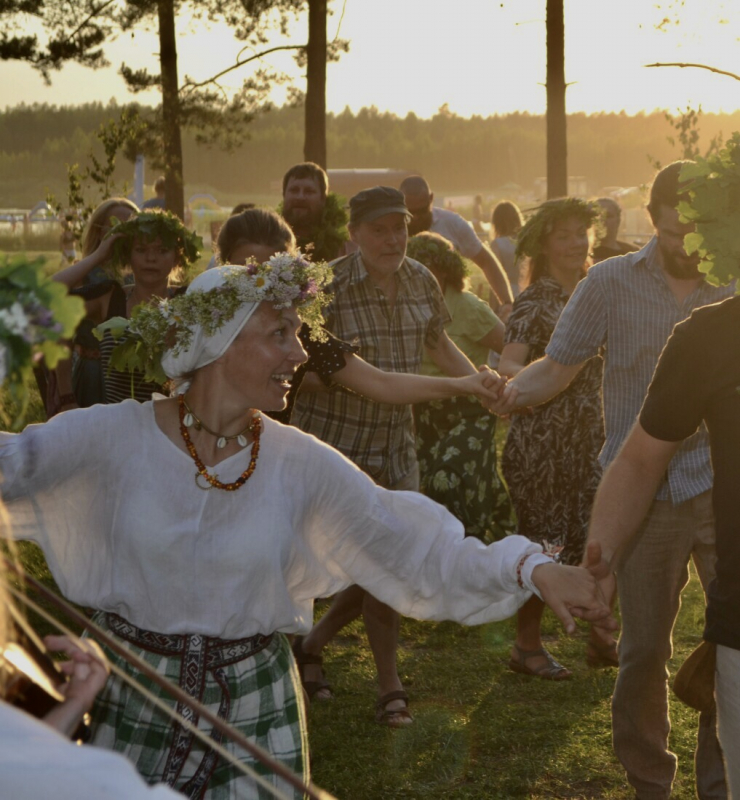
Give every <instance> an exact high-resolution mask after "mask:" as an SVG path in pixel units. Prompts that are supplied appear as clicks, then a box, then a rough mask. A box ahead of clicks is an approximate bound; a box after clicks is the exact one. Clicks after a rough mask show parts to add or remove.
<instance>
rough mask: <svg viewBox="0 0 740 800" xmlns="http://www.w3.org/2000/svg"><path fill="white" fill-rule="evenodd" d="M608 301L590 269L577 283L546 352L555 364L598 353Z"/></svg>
mask: <svg viewBox="0 0 740 800" xmlns="http://www.w3.org/2000/svg"><path fill="white" fill-rule="evenodd" d="M607 322H608V316H607V304H606V302H605V297H604V287H603V284H602V281H600V280H599V273H598V272H595V273H591V272H590V273H589V274H588V275H587V276H586V277H585V278H584V279H583V280H582V281H581V282H580V283H579V284H578V286H576V288H575V291H574V292H573V294H572V295H571V297H570V300H568V302H567V304H566V306H565V308H564V309H563V313H562V314H561V315H560V319H559V320H558V324H557V325H556V326H555V330H554V331H553V334H552V337H551V339H550V343H549V344H548V345H547V347H546V348H545V353H546V354H547V355H548V356H549V357H550V358H551V359H552V360H553V361H557V362H558V364H564V365H566V366H573V365H575V364H582V363H583V362H584V361H587V360H588V359H589V358H592V357H593V356H596V355H598V354H599V350H600V348H601V347H602V346H603V345H604V343H605V342H606V332H607Z"/></svg>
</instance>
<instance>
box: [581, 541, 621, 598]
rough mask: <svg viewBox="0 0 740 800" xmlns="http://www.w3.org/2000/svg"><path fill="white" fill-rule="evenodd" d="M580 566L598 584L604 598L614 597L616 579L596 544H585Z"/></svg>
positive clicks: (599, 546)
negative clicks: (584, 552)
mask: <svg viewBox="0 0 740 800" xmlns="http://www.w3.org/2000/svg"><path fill="white" fill-rule="evenodd" d="M581 566H582V567H585V568H586V569H587V570H588V571H589V572H590V573H591V574H592V575H593V576H594V578H596V580H597V581H598V582H599V588H600V589H601V594H602V595H603V596H604V597H606V598H611V597H614V596H615V594H616V590H617V579H616V577H615V576H614V570H613V568H612V566H611V564H610V563H609V561H608V560H607V559H606V558H605V557H604V554H603V552H602V550H601V545H600V544H599V543H598V542H588V543H587V544H586V554H585V556H584V557H583V561H582V562H581Z"/></svg>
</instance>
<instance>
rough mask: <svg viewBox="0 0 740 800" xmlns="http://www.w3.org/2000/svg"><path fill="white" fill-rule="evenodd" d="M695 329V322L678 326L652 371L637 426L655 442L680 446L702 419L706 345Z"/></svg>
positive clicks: (705, 401)
mask: <svg viewBox="0 0 740 800" xmlns="http://www.w3.org/2000/svg"><path fill="white" fill-rule="evenodd" d="M697 328H698V326H697V325H696V320H694V319H688V320H686V321H685V322H682V323H680V324H679V325H677V326H676V328H675V329H674V331H673V333H672V334H671V336H670V338H669V339H668V341H667V343H666V346H665V347H664V348H663V352H662V353H661V356H660V359H659V361H658V365H657V367H656V368H655V374H654V375H653V379H652V381H651V383H650V387H649V388H648V393H647V397H646V398H645V402H644V404H643V406H642V410H641V411H640V425H642V427H643V428H644V429H645V431H646V432H647V433H648V434H650V436H652V437H653V438H655V439H661V440H662V441H666V442H680V441H682V440H683V439H686V438H687V437H689V436H691V434H692V433H694V432H695V431H696V430H697V428H698V427H699V425H700V424H701V421H702V419H703V418H704V410H705V408H706V404H707V401H708V396H707V391H708V389H709V387H710V385H711V384H710V381H709V380H707V376H705V375H703V366H704V365H705V364H706V362H707V359H706V357H702V353H704V354H706V346H707V343H706V342H705V341H704V340H703V338H702V337H701V336H700V335H699V333H700V332H699V331H698V330H697ZM710 346H711V345H710Z"/></svg>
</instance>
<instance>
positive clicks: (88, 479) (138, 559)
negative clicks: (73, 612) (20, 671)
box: [0, 253, 610, 800]
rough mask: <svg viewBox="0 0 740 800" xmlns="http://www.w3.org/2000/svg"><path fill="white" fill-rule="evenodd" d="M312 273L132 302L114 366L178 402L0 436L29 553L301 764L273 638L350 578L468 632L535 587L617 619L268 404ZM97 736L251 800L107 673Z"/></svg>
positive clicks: (152, 776) (556, 570)
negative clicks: (157, 384)
mask: <svg viewBox="0 0 740 800" xmlns="http://www.w3.org/2000/svg"><path fill="white" fill-rule="evenodd" d="M326 277H327V276H326V268H325V267H322V266H320V265H318V266H317V265H311V264H309V263H308V262H306V261H305V260H303V259H302V258H301V257H300V256H294V255H290V254H287V253H283V254H278V255H275V256H273V257H271V258H270V259H269V260H268V261H266V262H265V263H263V264H257V263H250V264H247V265H246V266H242V267H234V266H224V267H220V268H216V269H212V270H209V271H207V272H205V273H203V274H202V275H200V276H198V278H196V279H195V280H194V281H193V282H192V283H191V285H190V286H189V288H188V290H187V292H186V293H185V294H183V295H180V296H178V297H175V298H172V299H170V300H163V301H160V302H159V303H157V304H146V305H140V306H138V307H137V308H136V309H135V310H134V312H133V314H132V316H131V319H130V321H129V322H128V326H127V329H126V331H125V332H123V334H122V335H121V336H120V339H119V341H120V348H121V349H120V351H119V352H118V355H120V357H121V359H122V361H121V362H120V363H123V362H125V363H127V364H128V366H130V367H134V366H135V367H139V368H141V369H142V370H143V371H144V374H145V377H146V378H148V379H152V378H153V379H155V380H159V379H161V377H162V376H166V377H168V378H170V379H171V380H173V381H174V382H175V385H176V392H177V394H176V396H174V397H170V398H164V399H157V400H154V401H150V402H146V403H136V402H133V401H131V400H126V401H124V402H122V403H119V404H117V405H112V406H105V405H98V406H94V407H92V408H89V409H81V410H76V411H70V412H68V413H65V414H61V415H59V416H57V417H55V418H53V419H52V420H50V421H49V422H47V423H45V424H44V425H32V426H29V427H28V428H27V429H26V430H24V431H23V433H21V434H19V435H9V434H4V435H2V437H0V470H2V473H3V483H2V492H3V497H4V499H5V501H6V503H7V505H8V509H9V511H10V514H11V517H12V522H13V526H14V532H15V535H16V536H17V538H21V539H29V540H32V541H35V542H37V543H38V544H39V545H40V546H41V548H42V549H43V551H44V553H45V555H46V558H47V562H48V564H49V567H50V569H51V572H52V574H53V575H54V577H55V579H56V580H57V582H58V584H59V587H60V589H61V590H62V592H63V593H64V594H65V595H66V596H67V597H68V598H69V599H71V600H73V601H74V602H76V603H78V604H80V605H83V606H88V607H93V608H96V609H98V613H97V614H96V621H97V622H98V624H100V625H102V626H103V627H104V628H107V629H108V630H109V631H110V632H112V633H113V634H114V635H115V636H118V637H119V638H121V639H122V640H125V641H126V642H127V643H128V647H129V648H130V649H131V650H132V651H134V652H135V653H137V654H139V655H140V656H141V657H143V658H144V659H145V660H146V661H147V662H148V663H149V664H150V665H152V666H153V667H154V668H155V669H157V670H158V671H159V672H160V673H161V674H163V675H165V676H167V677H169V678H171V679H172V680H174V681H175V682H177V683H179V684H180V685H181V686H182V687H183V688H184V689H185V691H187V692H188V693H190V694H191V695H193V696H195V697H196V698H198V699H200V700H202V702H204V703H205V704H206V705H208V706H210V707H211V708H212V709H213V710H214V712H217V713H218V714H219V715H221V716H222V717H224V718H226V719H227V720H228V721H229V722H230V723H231V724H233V725H235V726H236V727H237V728H238V729H239V730H240V731H241V732H242V733H244V734H245V735H247V736H249V737H250V738H252V739H253V740H254V741H256V742H257V743H258V744H260V745H262V746H263V747H264V748H265V749H266V750H268V751H269V752H270V753H272V754H273V755H274V756H275V757H276V758H278V759H279V760H280V761H282V762H283V763H285V764H286V765H288V766H289V767H290V768H291V769H293V770H294V771H296V772H299V773H303V774H307V772H308V762H307V741H306V726H305V718H304V709H303V703H302V701H301V695H300V692H301V689H300V682H299V677H298V674H297V670H296V667H295V662H294V660H293V656H292V653H291V649H290V646H289V644H288V642H287V640H286V638H285V636H284V635H283V634H295V633H306V632H307V631H308V630H309V629H310V627H311V624H312V609H313V600H314V598H315V597H321V596H327V595H330V594H333V593H335V592H337V591H340V590H341V589H344V588H346V587H347V586H349V585H351V584H359V585H361V586H362V587H363V588H365V589H367V590H368V591H370V592H371V593H372V594H373V595H374V596H376V597H378V598H380V599H382V600H383V601H384V602H386V603H388V604H390V605H391V606H393V607H394V608H396V609H398V610H399V611H400V612H401V613H403V614H405V615H407V616H411V617H417V618H425V619H454V620H458V621H460V622H465V623H467V624H478V623H482V622H486V621H489V620H494V619H501V618H503V617H506V616H509V615H511V614H513V613H514V612H515V611H516V609H517V608H518V607H519V606H520V605H522V603H524V602H525V601H526V600H527V599H528V598H529V597H530V596H531V594H532V593H533V592H536V593H537V594H538V595H540V596H542V597H543V599H544V600H545V601H546V602H548V603H549V604H550V605H551V606H552V607H553V608H554V609H555V611H556V613H557V614H558V615H559V616H560V618H561V619H562V620H563V622H564V624H565V625H566V628H567V629H568V630H569V631H573V630H574V629H575V625H574V623H573V619H572V616H573V615H579V616H585V617H586V618H589V619H603V620H605V622H604V624H606V625H609V624H610V623H609V622H607V621H606V619H607V616H608V607H607V606H606V604H605V603H604V602H603V601H602V599H601V598H600V596H599V593H598V588H597V586H596V584H595V581H594V580H593V579H592V577H591V575H590V574H589V573H588V572H587V571H586V570H584V569H582V568H579V567H564V566H560V565H558V564H555V563H554V562H553V561H552V559H550V557H549V556H546V555H544V554H543V553H542V552H541V547H540V546H539V545H536V544H533V543H531V542H529V541H528V540H526V539H524V538H522V537H518V536H510V537H507V538H506V540H505V541H502V542H497V543H495V544H493V545H491V546H489V547H485V546H484V545H483V544H482V543H481V542H479V541H477V540H475V539H471V538H468V539H465V538H464V537H463V530H462V526H461V525H460V524H459V523H458V522H457V520H455V519H454V518H453V517H452V516H451V515H450V514H448V513H447V512H446V511H445V510H444V509H443V508H442V507H440V506H437V505H436V504H435V503H433V502H431V501H430V500H428V499H427V498H425V497H423V496H421V495H419V494H416V493H412V492H388V491H386V490H384V489H382V488H380V487H378V486H377V485H376V484H375V483H373V481H372V480H371V479H370V478H368V477H367V476H366V475H365V474H363V473H362V472H361V471H360V470H358V469H357V468H356V467H355V466H354V465H353V464H352V463H350V462H349V461H347V460H346V459H345V458H344V457H343V456H342V455H340V454H339V453H338V452H337V451H335V450H333V449H332V448H330V447H328V446H326V445H324V444H323V443H321V442H319V441H318V440H316V439H315V438H313V437H312V436H308V435H306V434H304V433H302V432H300V431H298V430H296V429H294V428H291V427H289V426H284V425H282V424H280V423H278V422H276V421H274V420H272V419H270V418H269V417H265V416H263V415H262V414H261V413H260V411H261V410H273V409H280V408H282V407H283V406H284V404H285V397H286V394H287V392H288V388H289V386H290V379H291V377H292V375H293V374H294V372H295V370H296V369H297V367H298V366H299V365H300V364H301V363H302V362H303V361H304V360H305V358H306V355H305V353H304V350H303V348H302V347H301V345H300V342H299V339H298V337H297V332H298V330H299V328H300V327H301V322H302V320H303V321H305V322H306V323H307V324H308V325H309V326H310V327H311V329H312V330H313V331H314V332H315V335H317V336H321V322H322V319H321V306H322V302H323V299H322V294H321V291H320V288H321V286H322V285H323V283H324V281H325V280H326ZM116 333H118V332H116ZM115 355H116V354H114V357H115ZM108 656H109V658H110V659H111V661H114V662H116V663H118V664H120V665H121V666H122V667H123V668H126V669H129V671H131V668H130V667H127V666H126V665H124V664H121V662H120V659H119V658H118V657H117V656H115V655H114V654H112V653H108ZM170 702H171V701H170ZM93 742H94V743H95V744H98V745H101V746H104V747H109V748H113V749H115V750H118V751H120V752H123V753H125V754H126V755H128V757H129V758H130V759H132V760H133V761H134V763H135V764H136V765H137V767H138V769H139V770H140V772H141V773H142V774H143V775H144V776H145V778H146V779H147V780H149V781H150V782H155V781H163V782H166V783H168V784H170V785H171V786H173V787H175V788H177V789H178V790H179V791H181V792H183V793H184V794H187V795H189V796H191V797H195V796H197V797H206V798H212V799H213V800H216V798H236V797H240V798H244V797H258V796H263V794H261V793H258V790H257V788H256V787H255V786H254V785H253V784H252V783H251V782H250V781H249V780H248V779H246V778H245V777H243V776H241V775H237V774H236V772H235V770H234V769H233V768H232V767H230V766H229V765H227V764H224V763H222V762H221V761H219V759H218V757H217V756H216V755H215V753H214V752H213V751H211V750H209V749H207V748H205V749H204V748H203V747H201V746H200V745H199V744H198V743H197V742H195V741H194V740H193V737H192V736H191V735H190V734H188V733H187V732H185V731H184V730H183V729H181V728H180V727H178V726H176V725H173V724H172V723H170V722H169V721H168V720H165V719H163V718H162V717H161V716H160V715H159V713H158V712H157V711H156V709H155V708H154V707H153V706H151V705H150V704H149V703H148V702H146V701H144V700H140V699H138V698H137V697H135V696H134V694H133V692H130V690H128V689H127V688H126V687H125V686H124V685H123V684H122V683H121V682H120V680H119V679H117V678H115V677H112V678H111V679H110V680H109V682H108V684H107V686H106V688H105V689H104V691H103V693H102V695H101V697H100V698H99V700H98V703H97V705H96V707H95V710H94V712H93ZM228 746H229V747H230V748H231V746H230V745H228ZM233 750H234V752H237V753H238V755H239V757H240V758H241V759H243V760H244V761H245V762H249V763H252V764H253V761H252V759H251V757H250V756H248V755H245V754H244V753H243V752H242V751H240V750H238V749H237V748H233ZM253 766H254V767H255V768H256V769H257V770H258V771H261V772H263V773H264V768H262V767H261V766H260V765H257V764H253ZM270 779H271V780H272V782H273V783H274V785H276V786H277V787H279V788H280V790H281V791H282V792H283V793H284V794H286V795H288V796H291V797H297V796H300V795H297V794H296V792H295V790H293V789H292V788H291V787H290V786H288V785H286V783H285V781H283V780H282V779H280V778H279V777H276V776H272V777H271V778H270Z"/></svg>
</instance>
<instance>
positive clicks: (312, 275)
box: [95, 253, 331, 384]
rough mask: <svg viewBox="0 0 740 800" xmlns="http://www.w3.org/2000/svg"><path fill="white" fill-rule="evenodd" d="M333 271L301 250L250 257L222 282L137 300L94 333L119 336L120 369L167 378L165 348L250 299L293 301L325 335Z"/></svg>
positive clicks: (183, 342) (184, 342)
mask: <svg viewBox="0 0 740 800" xmlns="http://www.w3.org/2000/svg"><path fill="white" fill-rule="evenodd" d="M330 277H331V272H330V269H329V267H328V266H327V264H326V263H324V262H320V263H318V264H312V263H311V262H310V261H308V260H307V259H306V258H305V257H304V256H303V255H302V254H301V253H297V254H293V253H278V254H277V255H274V256H272V257H271V258H270V259H269V260H268V261H265V262H264V263H261V264H260V263H258V262H256V261H249V262H248V263H247V264H246V265H245V266H244V267H232V268H231V269H230V271H229V272H228V274H227V275H226V277H225V279H224V281H225V282H224V283H223V284H222V285H220V286H217V287H215V288H213V289H210V290H208V291H193V292H186V293H184V294H180V295H177V296H175V297H172V298H168V299H164V300H159V301H157V302H154V303H150V304H141V305H139V306H137V307H136V308H135V309H134V310H133V312H132V314H131V319H128V320H127V319H123V318H122V317H114V318H113V319H110V320H108V321H107V322H104V323H103V324H102V325H99V326H98V328H97V330H96V334H95V335H96V336H97V337H98V338H102V337H103V335H104V334H105V331H110V332H111V334H112V335H113V337H114V339H117V340H119V341H118V344H117V345H116V347H115V348H114V349H113V352H112V353H111V358H110V364H111V366H112V367H113V368H114V369H116V370H119V371H121V372H132V371H134V370H138V371H141V372H143V373H144V378H145V380H147V381H152V382H153V383H158V384H164V383H166V382H167V376H166V375H165V372H164V370H163V368H162V356H163V355H164V353H165V351H169V352H171V353H172V354H173V355H175V356H177V355H179V354H180V353H181V352H182V351H184V350H186V349H187V348H188V347H189V346H190V344H191V342H192V338H193V331H194V330H196V329H197V328H200V329H202V330H203V332H204V333H205V334H206V336H213V335H214V334H215V333H216V331H218V330H219V329H220V328H221V327H222V326H223V325H224V324H226V323H227V322H228V321H229V320H231V319H232V318H233V317H234V315H235V314H236V312H237V310H238V309H239V308H240V307H242V306H243V305H245V304H248V303H261V302H267V303H272V304H273V305H274V306H275V307H276V308H288V307H290V306H295V307H296V311H297V313H298V316H299V317H300V319H301V320H302V321H303V322H304V323H305V324H306V325H307V326H308V328H309V330H310V332H311V336H312V338H314V339H317V340H320V341H323V340H324V339H325V338H326V333H325V331H324V329H323V323H324V317H323V308H324V307H325V306H326V304H327V303H328V298H327V297H326V295H325V293H324V291H323V290H324V287H325V286H326V285H327V283H328V282H329V280H330Z"/></svg>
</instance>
